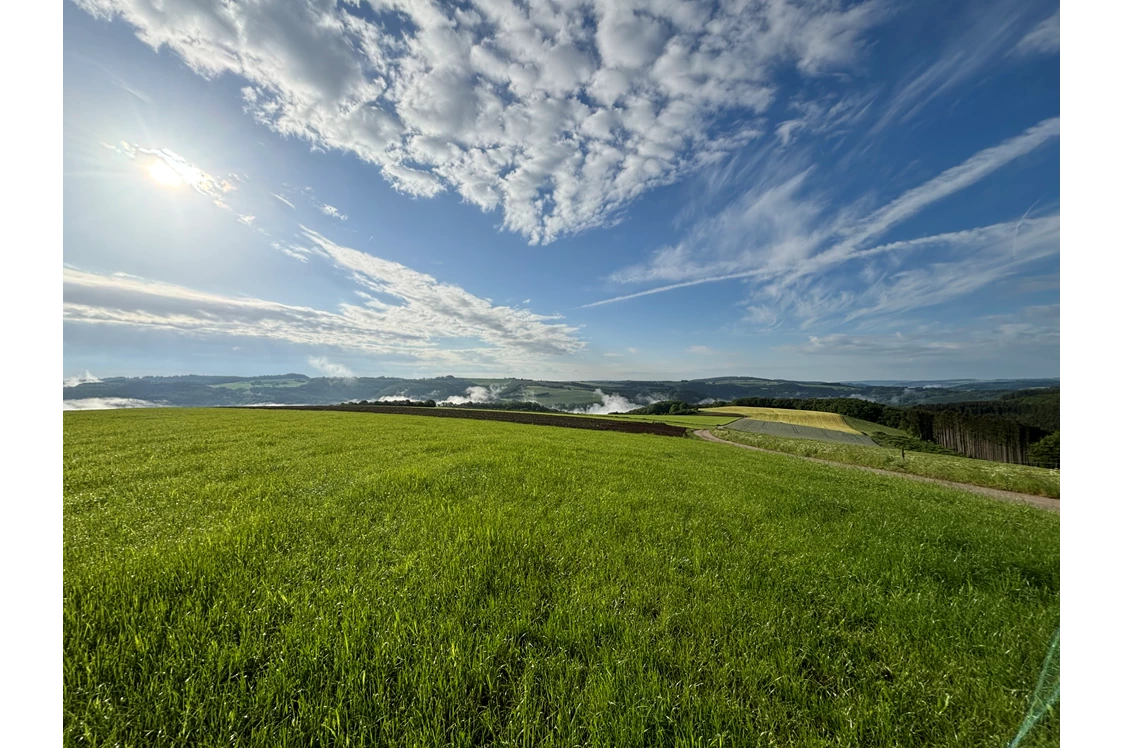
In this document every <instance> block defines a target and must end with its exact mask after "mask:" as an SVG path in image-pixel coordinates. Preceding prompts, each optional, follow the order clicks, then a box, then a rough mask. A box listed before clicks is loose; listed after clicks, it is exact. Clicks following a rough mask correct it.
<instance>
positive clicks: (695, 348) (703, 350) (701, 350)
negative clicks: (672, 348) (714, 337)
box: [686, 345, 714, 356]
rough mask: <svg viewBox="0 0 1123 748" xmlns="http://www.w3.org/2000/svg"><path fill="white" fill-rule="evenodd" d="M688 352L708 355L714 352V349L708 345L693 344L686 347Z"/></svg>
mask: <svg viewBox="0 0 1123 748" xmlns="http://www.w3.org/2000/svg"><path fill="white" fill-rule="evenodd" d="M686 352H687V353H693V354H695V355H701V356H708V355H710V354H711V353H713V352H714V349H713V348H710V347H709V346H708V345H692V346H690V347H689V348H687V349H686Z"/></svg>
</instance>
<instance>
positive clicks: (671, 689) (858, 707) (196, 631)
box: [63, 409, 1060, 746]
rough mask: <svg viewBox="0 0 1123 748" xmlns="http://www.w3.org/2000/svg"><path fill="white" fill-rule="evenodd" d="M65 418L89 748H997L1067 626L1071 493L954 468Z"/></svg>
mask: <svg viewBox="0 0 1123 748" xmlns="http://www.w3.org/2000/svg"><path fill="white" fill-rule="evenodd" d="M63 422H64V453H63V468H64V473H63V479H64V494H63V512H64V525H63V560H64V580H63V633H64V639H63V682H64V703H63V707H64V718H63V731H64V739H65V743H66V744H67V745H121V746H147V745H184V746H188V745H191V746H195V745H218V744H220V743H221V744H223V745H231V744H233V745H240V746H328V745H331V746H340V745H351V746H361V745H370V746H373V745H378V746H478V745H496V746H498V745H511V746H513V745H527V746H578V745H592V746H640V745H646V746H662V745H668V746H669V745H684V746H686V745H690V746H744V745H785V746H787V745H799V746H828V745H829V746H890V745H893V746H929V745H948V744H952V743H955V744H960V745H970V746H976V745H978V746H984V745H995V746H998V745H1004V744H1005V743H1006V742H1007V741H1008V740H1009V739H1010V738H1011V737H1012V736H1013V735H1014V733H1015V732H1016V731H1017V729H1018V726H1019V724H1020V723H1021V720H1022V718H1023V715H1024V713H1025V710H1026V707H1027V703H1028V701H1029V697H1030V694H1031V692H1032V691H1033V688H1034V685H1035V681H1036V678H1037V675H1038V669H1039V667H1040V664H1041V661H1042V658H1043V657H1044V656H1045V654H1046V651H1047V649H1048V646H1049V642H1050V637H1051V636H1052V634H1053V633H1054V631H1055V630H1056V629H1057V627H1058V625H1059V615H1060V608H1059V595H1060V544H1059V517H1058V516H1057V515H1056V514H1054V513H1049V512H1042V511H1039V510H1035V509H1032V508H1029V507H1023V506H1017V505H1010V504H1004V503H1000V502H994V501H990V500H987V499H984V498H981V497H978V496H974V495H971V494H968V493H965V492H961V491H955V490H951V489H945V488H942V487H940V486H934V485H930V484H924V483H918V482H914V481H907V480H901V479H898V478H895V477H889V476H882V475H876V474H870V473H865V472H861V471H855V470H849V469H845V468H832V467H826V466H822V465H817V464H813V463H808V462H804V461H799V460H794V459H792V458H790V457H787V456H783V455H771V454H766V453H756V452H750V451H746V450H736V449H732V448H729V447H725V446H722V445H715V444H711V443H706V442H703V441H701V440H697V439H682V438H670V437H660V436H654V435H646V434H640V435H634V434H622V433H614V432H601V431H588V430H567V429H562V428H550V427H542V426H527V425H520V424H512V423H499V422H479V421H470V420H459V419H438V418H424V417H416V416H400V415H376V414H367V413H340V412H301V411H254V410H203V409H198V410H178V409H162V410H132V411H101V412H72V413H66V414H64V417H63ZM1059 731H1060V717H1059V710H1058V711H1057V712H1054V713H1053V714H1051V715H1050V716H1048V717H1047V718H1046V719H1045V720H1044V721H1043V722H1042V723H1041V724H1040V725H1039V727H1038V729H1037V730H1036V731H1035V732H1034V733H1032V734H1031V736H1030V740H1028V741H1026V742H1024V743H1023V744H1022V745H1059V734H1060V732H1059Z"/></svg>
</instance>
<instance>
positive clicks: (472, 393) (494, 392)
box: [437, 384, 501, 405]
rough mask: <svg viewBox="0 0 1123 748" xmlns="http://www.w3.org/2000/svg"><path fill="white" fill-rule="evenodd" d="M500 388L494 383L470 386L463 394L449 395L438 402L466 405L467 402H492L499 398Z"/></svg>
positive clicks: (441, 403) (440, 403)
mask: <svg viewBox="0 0 1123 748" xmlns="http://www.w3.org/2000/svg"><path fill="white" fill-rule="evenodd" d="M500 389H501V388H500V387H499V386H498V385H494V384H493V385H490V386H489V387H479V386H476V387H469V388H468V389H466V390H464V394H463V395H449V396H448V397H446V398H445V399H444V400H441V401H440V402H439V403H437V404H438V405H465V404H467V403H492V402H495V401H496V400H498V399H499V391H500Z"/></svg>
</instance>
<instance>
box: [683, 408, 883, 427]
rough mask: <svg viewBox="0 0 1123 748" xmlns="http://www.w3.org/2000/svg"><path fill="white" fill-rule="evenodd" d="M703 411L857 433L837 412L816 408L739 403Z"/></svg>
mask: <svg viewBox="0 0 1123 748" xmlns="http://www.w3.org/2000/svg"><path fill="white" fill-rule="evenodd" d="M702 410H703V412H704V413H734V414H736V415H739V416H743V417H745V418H752V419H753V420H756V421H776V422H779V423H791V424H794V425H796V426H812V427H814V428H817V429H830V430H832V431H844V432H846V433H848V434H859V433H861V431H859V430H858V429H855V428H854V427H853V426H851V425H850V424H849V423H847V422H846V420H845V419H844V418H843V417H842V416H840V415H839V414H838V413H824V412H822V411H818V410H792V409H789V408H748V407H744V406H740V405H728V406H725V407H723V408H703V409H702Z"/></svg>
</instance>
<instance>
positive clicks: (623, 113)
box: [77, 0, 888, 242]
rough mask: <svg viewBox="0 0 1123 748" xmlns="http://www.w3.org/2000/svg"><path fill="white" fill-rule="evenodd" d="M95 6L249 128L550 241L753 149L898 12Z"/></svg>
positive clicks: (665, 1)
mask: <svg viewBox="0 0 1123 748" xmlns="http://www.w3.org/2000/svg"><path fill="white" fill-rule="evenodd" d="M77 2H78V4H79V5H80V6H81V7H83V8H85V9H86V10H87V11H89V12H91V13H93V14H95V15H97V16H99V17H103V18H109V17H120V18H122V19H123V20H124V21H125V22H127V23H128V24H130V25H131V26H132V27H133V28H134V30H135V32H136V35H137V36H138V38H140V39H141V40H142V41H144V42H145V43H147V44H149V45H150V46H152V47H153V48H157V49H159V48H162V47H166V48H168V49H170V50H172V51H173V52H175V53H176V54H178V55H179V56H180V57H181V58H182V59H183V60H184V61H185V62H186V63H187V64H188V65H189V66H190V67H191V68H192V69H194V70H195V71H196V72H197V73H199V74H200V75H203V76H207V77H218V76H220V75H223V74H231V75H234V76H237V77H239V78H241V79H242V80H244V81H245V83H246V85H245V86H244V87H243V89H242V97H243V99H244V104H245V107H246V109H247V111H249V112H250V113H251V114H252V116H254V117H255V119H257V121H259V122H261V123H262V124H264V125H266V126H268V127H270V128H272V129H273V130H275V131H276V132H278V133H281V134H283V135H292V136H296V137H300V138H304V139H306V140H308V141H310V142H311V143H313V145H314V146H316V147H320V148H324V149H339V150H342V151H347V152H350V153H353V154H355V155H356V156H358V157H359V158H361V159H363V160H365V161H368V162H371V163H373V164H376V165H377V166H378V167H379V168H380V169H381V171H382V174H383V176H384V177H385V178H386V179H387V180H388V181H389V182H390V183H391V184H392V185H394V187H395V188H396V189H398V190H400V191H402V192H404V193H406V194H410V195H415V196H425V197H428V196H433V195H436V194H439V193H441V192H443V191H445V190H452V191H455V192H457V193H458V194H459V195H460V196H461V197H462V198H463V199H464V200H465V201H466V202H469V203H471V204H473V205H476V206H477V207H479V208H480V209H482V210H485V211H490V210H493V209H499V210H501V211H502V214H503V226H504V227H505V228H507V229H508V230H511V231H515V232H518V233H520V234H522V235H523V236H525V237H526V238H527V239H528V240H530V241H531V242H549V241H552V240H554V239H556V238H557V237H559V236H562V235H566V234H571V233H574V232H578V231H581V230H584V229H587V228H589V227H593V226H598V225H602V224H605V223H606V222H609V221H611V220H613V216H614V214H615V213H616V212H617V211H618V210H619V209H621V208H622V207H623V206H625V205H627V204H628V203H630V202H631V201H632V200H634V199H635V198H636V197H637V196H638V195H640V194H641V193H643V192H645V191H647V190H649V189H651V188H653V187H656V186H659V185H664V184H668V183H671V182H674V181H676V180H677V179H679V178H680V177H681V176H682V175H684V174H686V173H688V172H691V171H694V170H696V169H698V168H700V167H701V166H704V165H706V164H709V163H713V162H714V161H715V160H716V159H718V158H721V157H722V156H723V155H724V154H727V153H729V152H731V151H733V150H735V149H738V148H740V147H742V146H743V145H744V144H745V142H747V141H748V140H749V139H751V138H753V137H756V136H758V135H759V130H758V128H757V127H755V126H754V125H753V124H752V122H753V120H754V118H755V117H757V116H758V115H760V114H761V113H763V112H765V111H766V110H767V109H768V108H769V107H770V106H771V105H772V103H773V102H774V101H775V100H776V98H777V96H778V90H779V88H780V82H779V80H778V75H779V74H778V71H780V70H782V69H785V68H787V69H792V67H793V66H794V69H795V70H798V71H799V73H800V74H801V75H802V76H805V77H806V76H816V75H819V74H821V73H824V72H826V71H831V70H838V69H842V68H846V67H848V66H850V65H853V64H854V63H855V62H856V61H857V58H858V55H859V53H860V51H861V49H862V47H863V44H864V38H863V37H864V34H865V33H866V31H868V29H869V28H871V27H872V26H873V25H875V24H876V23H878V22H879V21H880V20H881V19H882V18H884V17H885V16H886V15H887V13H888V8H887V6H886V5H885V4H884V3H882V2H878V1H876V0H871V1H870V2H862V3H858V4H853V5H848V6H844V5H843V4H842V3H841V2H834V1H833V0H824V1H822V2H814V3H804V2H789V0H767V1H766V2H760V3H752V4H744V3H740V2H734V1H733V0H729V1H728V2H715V3H708V4H697V3H689V2H682V1H681V0H649V1H647V2H642V1H640V2H634V3H628V4H627V5H624V4H620V3H617V2H608V1H607V0H604V1H598V2H591V3H582V4H556V3H552V2H547V1H546V0H530V2H527V3H526V4H515V3H503V2H492V1H490V0H488V1H486V2H485V1H483V0H480V1H479V2H475V3H472V4H470V5H469V4H466V5H463V6H457V7H452V6H443V5H439V4H435V3H428V2H408V3H407V2H399V1H398V0H375V1H374V2H372V4H371V7H372V9H373V11H374V13H375V14H376V15H381V16H383V17H385V16H389V15H393V16H394V17H395V22H394V23H393V24H386V23H383V22H382V21H383V20H384V18H375V19H371V20H367V19H366V18H362V17H360V15H359V14H358V13H356V12H353V11H352V10H351V9H350V8H349V7H347V4H338V5H337V4H333V3H324V2H311V1H292V0H262V1H261V2H256V3H247V4H234V3H216V4H200V3H198V2H196V1H195V0H162V1H161V2H157V1H156V0H77ZM391 26H392V27H393V28H396V29H404V31H400V32H396V33H391V32H390V31H389V30H388V28H390V27H391ZM785 85H795V86H798V81H797V80H794V79H791V78H790V77H789V79H788V81H786V82H785Z"/></svg>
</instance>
